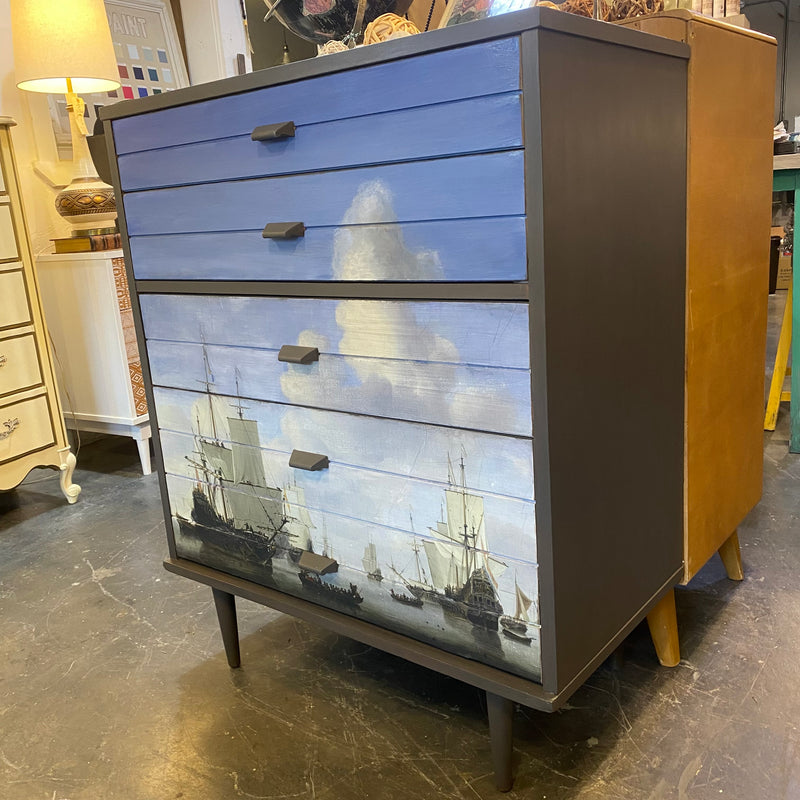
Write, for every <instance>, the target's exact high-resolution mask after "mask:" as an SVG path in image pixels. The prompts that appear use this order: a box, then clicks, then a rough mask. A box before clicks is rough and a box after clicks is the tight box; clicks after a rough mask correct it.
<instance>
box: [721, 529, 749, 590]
mask: <svg viewBox="0 0 800 800" xmlns="http://www.w3.org/2000/svg"><path fill="white" fill-rule="evenodd" d="M719 555H720V558H721V559H722V563H723V564H724V565H725V572H727V573H728V577H729V578H730V579H731V580H732V581H741V580H744V571H743V570H742V551H741V550H740V549H739V534H738V533H737V532H736V531H734V532H733V533H732V534H731V535H730V536H729V537H728V538H727V539H726V540H725V541H724V542H723V544H722V547H720V549H719Z"/></svg>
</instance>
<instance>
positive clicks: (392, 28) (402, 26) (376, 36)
mask: <svg viewBox="0 0 800 800" xmlns="http://www.w3.org/2000/svg"><path fill="white" fill-rule="evenodd" d="M412 33H419V28H418V27H417V26H416V25H415V24H414V23H413V22H411V20H408V19H406V18H405V17H400V16H398V15H397V14H381V15H380V16H379V17H377V18H376V19H374V20H373V21H372V22H370V24H369V25H367V29H366V30H365V31H364V44H376V43H377V42H385V41H386V40H387V39H389V38H390V37H391V36H394V35H395V34H400V35H401V36H402V35H406V36H410V35H411V34H412Z"/></svg>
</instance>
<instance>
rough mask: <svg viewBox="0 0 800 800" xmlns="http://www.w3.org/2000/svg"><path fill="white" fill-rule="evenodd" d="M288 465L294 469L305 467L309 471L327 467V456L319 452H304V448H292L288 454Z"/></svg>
mask: <svg viewBox="0 0 800 800" xmlns="http://www.w3.org/2000/svg"><path fill="white" fill-rule="evenodd" d="M289 466H290V467H294V468H295V469H307V470H309V471H311V472H314V471H316V470H318V469H328V456H323V455H321V454H320V453H306V452H305V450H292V454H291V455H290V456H289Z"/></svg>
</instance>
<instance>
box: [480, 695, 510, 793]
mask: <svg viewBox="0 0 800 800" xmlns="http://www.w3.org/2000/svg"><path fill="white" fill-rule="evenodd" d="M486 707H487V709H488V711H489V740H490V746H491V749H492V767H493V768H494V785H495V786H496V787H497V789H498V790H499V791H501V792H507V791H508V790H509V789H511V786H512V785H513V783H514V777H513V776H512V774H511V754H512V752H513V749H514V743H513V736H512V728H513V722H514V704H513V703H512V702H511V700H507V699H506V698H505V697H499V696H498V695H496V694H492V693H491V692H486Z"/></svg>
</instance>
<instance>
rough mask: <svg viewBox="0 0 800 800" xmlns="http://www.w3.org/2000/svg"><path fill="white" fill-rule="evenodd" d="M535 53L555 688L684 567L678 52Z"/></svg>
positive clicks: (571, 43)
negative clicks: (538, 94) (540, 153)
mask: <svg viewBox="0 0 800 800" xmlns="http://www.w3.org/2000/svg"><path fill="white" fill-rule="evenodd" d="M539 46H540V69H541V76H540V90H541V114H542V151H543V157H542V162H543V189H542V191H543V196H544V197H545V198H546V203H545V206H544V211H543V221H544V231H543V237H544V238H543V243H544V249H543V263H542V264H541V265H538V267H537V266H534V267H533V268H534V269H535V268H539V269H542V270H543V273H544V275H543V287H544V292H545V298H544V307H545V309H546V319H545V323H544V324H545V336H546V344H545V348H546V360H547V365H546V380H547V384H546V385H547V420H546V428H545V429H542V426H541V425H540V424H539V423H540V421H539V420H538V419H537V430H536V433H537V437H541V436H546V437H547V439H548V442H547V445H548V447H549V478H550V511H551V515H552V519H551V521H550V522H551V525H552V559H553V584H554V585H553V591H554V614H555V625H556V638H557V642H556V646H557V654H556V659H557V676H558V677H557V680H558V688H559V689H561V688H563V687H565V686H566V685H567V684H568V683H569V682H570V681H571V680H572V679H573V678H574V677H575V676H576V675H578V674H579V673H581V672H582V671H583V670H585V669H586V668H587V667H588V666H590V665H592V664H595V665H596V664H597V663H599V660H600V659H601V658H602V657H603V655H604V654H605V652H607V650H608V648H609V646H611V645H612V644H613V643H614V642H615V641H617V640H618V639H619V637H620V635H621V634H622V632H623V631H624V630H625V629H627V628H629V626H630V624H631V621H632V619H633V618H634V617H636V616H638V617H639V618H641V616H643V615H644V613H645V612H646V609H647V605H648V603H650V602H652V600H653V597H654V595H655V594H657V593H658V592H663V590H664V589H663V587H664V586H665V584H667V583H668V582H669V581H670V580H671V579H672V576H674V575H675V574H676V571H677V570H678V569H679V567H680V565H681V561H682V502H683V417H684V398H683V366H684V288H685V280H684V254H685V249H684V248H685V211H684V209H685V192H686V183H685V175H686V167H685V163H686V162H685V159H686V97H685V92H686V63H685V62H682V61H679V60H677V59H672V58H666V57H664V56H661V55H657V54H654V53H645V52H641V51H634V50H629V49H624V48H620V47H617V46H615V45H613V44H609V43H603V42H590V41H587V40H578V39H575V38H569V39H568V38H567V37H565V36H564V35H562V34H558V33H553V32H541V33H540V44H539ZM537 469H538V465H537ZM537 491H538V487H537ZM545 549H546V548H545Z"/></svg>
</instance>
